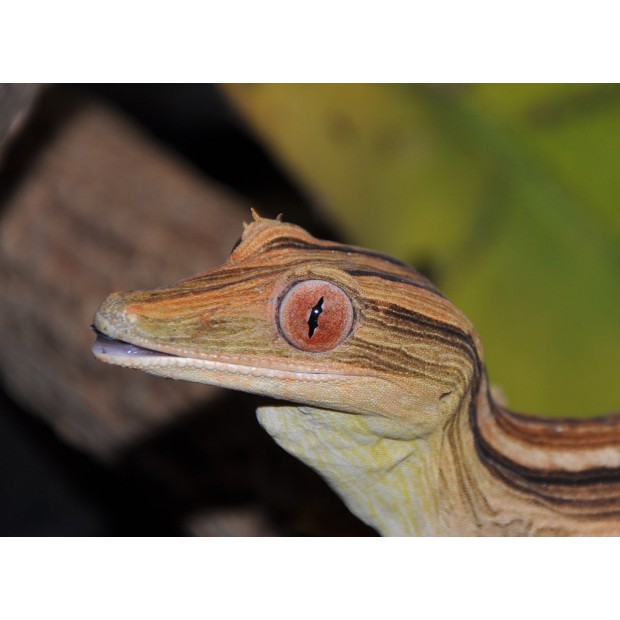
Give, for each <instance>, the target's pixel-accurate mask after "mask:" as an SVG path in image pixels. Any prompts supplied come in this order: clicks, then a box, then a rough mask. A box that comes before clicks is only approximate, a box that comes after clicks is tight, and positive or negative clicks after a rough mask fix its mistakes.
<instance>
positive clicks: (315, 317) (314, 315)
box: [308, 297, 323, 338]
mask: <svg viewBox="0 0 620 620" xmlns="http://www.w3.org/2000/svg"><path fill="white" fill-rule="evenodd" d="M321 312H323V298H322V297H321V299H319V301H318V302H317V304H316V306H314V308H312V310H311V311H310V318H309V319H308V338H312V336H313V335H314V331H315V330H316V328H317V327H318V326H319V315H320V314H321Z"/></svg>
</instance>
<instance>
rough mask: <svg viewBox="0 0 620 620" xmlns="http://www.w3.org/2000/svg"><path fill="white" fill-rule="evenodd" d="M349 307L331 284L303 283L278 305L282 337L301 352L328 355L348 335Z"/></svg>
mask: <svg viewBox="0 0 620 620" xmlns="http://www.w3.org/2000/svg"><path fill="white" fill-rule="evenodd" d="M353 314H354V313H353V304H352V303H351V300H350V299H349V296H348V295H347V294H346V293H345V292H344V291H343V290H342V289H341V288H340V287H339V286H336V285H335V284H332V283H331V282H326V281H325V280H306V281H305V282H298V283H297V284H295V285H293V286H292V287H291V288H290V289H289V291H288V292H287V293H286V295H284V298H283V299H282V301H281V302H280V310H279V316H278V320H279V322H280V330H281V331H282V333H283V334H284V337H285V338H286V339H287V340H288V341H289V342H290V343H291V344H292V345H293V346H295V347H297V348H298V349H301V350H302V351H329V349H333V348H334V347H336V346H338V345H339V344H340V343H341V342H343V340H345V339H346V337H347V336H348V335H349V334H350V333H351V328H352V327H353Z"/></svg>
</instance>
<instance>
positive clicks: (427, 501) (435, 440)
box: [93, 215, 620, 535]
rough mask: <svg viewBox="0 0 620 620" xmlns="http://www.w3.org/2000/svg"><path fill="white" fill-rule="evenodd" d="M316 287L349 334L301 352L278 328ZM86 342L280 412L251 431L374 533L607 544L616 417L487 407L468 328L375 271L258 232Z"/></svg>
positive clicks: (139, 294) (441, 300)
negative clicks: (349, 318) (320, 479)
mask: <svg viewBox="0 0 620 620" xmlns="http://www.w3.org/2000/svg"><path fill="white" fill-rule="evenodd" d="M317 280H319V281H327V282H330V283H332V284H334V285H336V286H337V287H339V288H340V289H342V291H344V292H345V294H346V295H345V298H347V299H350V301H351V304H352V306H353V316H354V321H353V327H352V329H351V331H350V333H348V335H346V338H345V339H344V341H342V342H341V343H340V344H338V345H337V346H335V347H334V348H333V349H330V350H326V351H305V350H302V349H301V348H299V347H298V346H293V345H292V344H291V342H290V339H287V334H285V333H284V332H283V328H282V326H281V323H280V320H279V316H280V315H279V314H278V313H279V308H280V304H281V301H282V299H283V298H284V297H285V296H286V295H287V294H288V292H289V291H291V290H292V287H293V285H295V284H297V283H299V282H308V281H310V282H314V281H317ZM322 303H323V300H322V299H321V304H322ZM325 303H326V308H329V299H327V301H326V302H325ZM321 304H317V306H315V308H319V310H317V312H322V306H321ZM312 305H314V304H311V306H312ZM327 316H328V315H327V314H325V315H323V316H322V317H321V316H319V319H318V324H319V329H321V328H323V329H327V327H323V326H326V325H327V323H326V322H325V321H327V318H326V317H327ZM95 326H96V328H97V330H99V331H100V332H101V333H102V334H105V335H107V336H108V337H109V338H112V339H117V340H120V341H123V342H124V343H131V344H132V345H136V346H135V347H130V346H129V345H123V344H118V343H114V342H111V341H102V340H101V339H99V340H98V341H97V342H96V343H95V345H94V347H93V350H94V353H95V355H96V356H97V357H98V358H99V359H101V360H102V361H105V362H108V363H113V364H119V365H123V366H127V367H131V368H139V369H141V370H144V371H146V372H150V373H153V374H157V375H161V376H164V377H172V378H177V379H185V380H190V381H198V382H202V383H210V384H215V385H221V386H224V387H229V388H232V389H239V390H244V391H248V392H254V393H258V394H263V395H267V396H271V397H274V398H277V399H282V400H285V401H288V402H289V404H282V405H280V406H272V407H266V408H261V409H260V410H259V412H258V416H259V421H260V422H261V424H262V425H263V426H264V427H265V428H266V429H267V431H268V432H269V433H270V434H271V435H272V436H273V437H274V438H275V440H276V441H277V442H278V443H279V444H280V445H282V446H283V447H284V448H285V449H286V450H288V451H289V452H291V453H292V454H294V455H296V456H297V457H298V458H300V459H301V460H303V461H304V462H306V463H307V464H309V465H310V466H311V467H313V468H315V469H317V470H318V471H319V472H320V473H321V474H322V475H323V476H324V477H325V478H326V479H327V480H328V482H329V483H330V484H331V485H332V486H333V487H334V488H335V489H336V491H337V492H338V493H339V494H340V495H341V496H342V498H343V499H344V501H345V502H346V503H347V505H348V506H349V508H350V509H351V510H352V511H353V512H354V513H355V514H356V515H358V516H359V517H360V518H361V519H363V520H364V521H365V522H367V523H369V524H370V525H372V526H374V527H376V528H377V529H378V530H379V531H380V532H381V533H383V534H392V535H448V534H451V535H481V534H482V535H484V534H487V535H499V534H508V535H524V534H540V535H547V534H559V535H569V534H571V535H579V534H618V533H620V417H619V416H615V417H614V416H611V417H608V418H602V419H598V420H588V421H581V422H575V421H570V422H569V421H562V420H543V419H540V418H533V417H532V418H529V417H525V416H521V415H516V414H513V413H510V412H508V411H506V410H504V409H503V408H501V407H500V406H498V405H496V404H495V403H494V402H493V400H492V398H491V396H490V393H489V390H488V383H487V378H486V371H485V368H484V358H483V350H482V346H481V343H480V341H479V338H478V335H477V333H476V331H475V329H474V328H473V326H472V325H471V323H470V322H469V320H468V319H467V318H466V317H465V316H464V315H463V314H462V313H461V312H460V311H459V310H458V309H456V308H455V307H454V306H453V305H452V304H451V303H450V302H449V301H448V300H447V299H446V298H445V297H444V296H443V295H442V294H441V293H440V292H439V291H438V290H437V289H436V288H435V287H434V286H433V285H432V284H431V283H430V282H429V281H428V280H427V279H426V278H424V277H423V276H421V275H420V274H419V273H417V272H416V271H415V270H414V269H412V268H411V267H409V266H408V265H405V264H404V263H401V262H400V261H397V260H395V259H392V258H390V257H387V256H383V255H381V254H378V253H376V252H372V251H370V250H363V249H360V248H354V247H351V246H346V245H341V244H336V243H332V242H327V241H320V240H318V239H315V238H314V237H312V236H311V235H310V234H308V233H307V232H306V231H304V230H303V229H301V228H299V227H297V226H294V225H291V224H286V223H282V222H280V221H274V220H267V219H261V218H259V217H258V216H256V215H255V221H254V222H252V223H251V224H249V225H247V226H246V228H245V230H244V233H243V237H242V239H241V240H240V243H239V244H238V246H237V247H236V248H234V250H233V252H232V254H231V257H230V259H229V261H228V262H227V263H226V264H225V265H223V266H222V267H220V268H218V269H215V270H213V271H209V272H206V273H204V274H200V275H198V276H194V277H192V278H188V279H186V280H183V281H181V282H178V283H176V284H174V285H172V286H169V287H165V288H161V289H156V290H153V291H133V292H129V293H115V294H112V295H111V296H110V297H109V298H108V299H107V300H106V301H105V302H104V304H103V305H102V306H101V308H100V309H99V311H98V313H97V315H96V317H95ZM311 331H312V329H311ZM139 347H145V348H147V349H149V351H143V350H142V349H140V348H139ZM155 352H159V353H155ZM290 403H293V404H290ZM294 403H296V404H297V405H294Z"/></svg>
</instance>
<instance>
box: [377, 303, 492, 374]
mask: <svg viewBox="0 0 620 620" xmlns="http://www.w3.org/2000/svg"><path fill="white" fill-rule="evenodd" d="M376 308H377V309H378V310H379V311H380V312H383V313H384V314H386V315H387V316H392V317H394V318H396V319H398V320H401V321H407V322H409V323H413V324H414V325H420V326H422V327H424V328H425V329H432V330H435V332H439V333H435V334H429V333H427V332H424V333H422V334H421V335H422V336H423V337H425V338H428V339H435V340H438V341H440V342H442V343H445V344H450V345H452V346H454V347H456V348H458V349H459V350H461V351H463V352H464V353H466V354H467V355H468V357H469V358H470V359H471V360H472V362H473V363H474V365H475V366H476V368H478V370H479V369H480V358H479V357H478V351H477V349H476V345H475V343H474V339H473V338H472V336H471V335H470V334H468V333H467V332H464V331H463V330H462V329H460V328H458V327H455V326H454V325H450V324H449V323H444V322H442V321H435V320H433V319H431V318H429V317H427V316H425V315H423V314H419V313H418V312H414V311H413V310H409V309H408V308H404V307H403V306H399V305H397V304H386V305H379V304H377V305H376ZM446 334H447V335H449V336H452V338H449V337H446Z"/></svg>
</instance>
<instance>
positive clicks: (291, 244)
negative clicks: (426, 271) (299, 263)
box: [264, 237, 412, 269]
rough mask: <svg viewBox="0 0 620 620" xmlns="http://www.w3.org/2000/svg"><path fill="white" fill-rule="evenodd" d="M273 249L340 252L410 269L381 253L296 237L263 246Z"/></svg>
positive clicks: (399, 261) (282, 238) (274, 241)
mask: <svg viewBox="0 0 620 620" xmlns="http://www.w3.org/2000/svg"><path fill="white" fill-rule="evenodd" d="M273 249H277V250H280V249H282V250H288V249H302V250H322V251H324V252H341V253H344V254H358V255H360V256H370V257H371V258H378V259H379V260H383V261H385V262H387V263H391V264H392V265H398V266H399V267H406V268H407V269H412V267H411V265H409V264H407V263H405V262H403V261H401V260H398V259H397V258H392V257H391V256H387V255H386V254H381V252H374V251H373V250H365V249H362V248H357V247H354V246H351V245H342V244H336V245H320V244H318V243H308V242H307V241H303V240H301V239H299V238H298V237H276V238H275V239H274V240H273V241H271V242H269V243H268V244H266V245H265V246H264V250H266V251H271V250H273Z"/></svg>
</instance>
